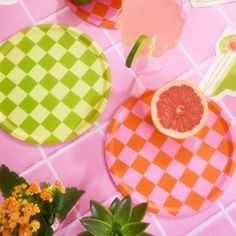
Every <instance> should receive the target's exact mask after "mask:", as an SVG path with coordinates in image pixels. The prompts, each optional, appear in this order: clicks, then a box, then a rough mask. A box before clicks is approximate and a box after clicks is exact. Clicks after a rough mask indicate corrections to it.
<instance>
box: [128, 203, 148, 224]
mask: <svg viewBox="0 0 236 236" xmlns="http://www.w3.org/2000/svg"><path fill="white" fill-rule="evenodd" d="M147 207H148V204H147V203H146V202H145V203H141V204H139V205H137V206H135V207H133V209H132V214H131V218H130V221H129V222H130V223H132V222H140V221H142V219H143V217H144V216H145V213H146V211H147Z"/></svg>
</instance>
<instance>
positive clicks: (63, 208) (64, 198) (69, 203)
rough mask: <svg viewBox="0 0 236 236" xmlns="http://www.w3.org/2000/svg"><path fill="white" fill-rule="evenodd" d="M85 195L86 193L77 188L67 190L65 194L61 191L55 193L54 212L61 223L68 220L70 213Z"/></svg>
mask: <svg viewBox="0 0 236 236" xmlns="http://www.w3.org/2000/svg"><path fill="white" fill-rule="evenodd" d="M83 194H84V191H82V190H78V189H77V188H66V189H65V193H61V192H60V191H56V192H55V193H54V198H53V202H52V210H53V212H54V213H55V215H56V218H57V219H58V220H59V221H60V222H61V221H63V220H64V219H65V218H66V216H67V214H68V213H69V211H70V210H71V209H72V207H73V206H74V205H75V204H76V202H77V201H78V200H79V198H80V197H81V196H82V195H83Z"/></svg>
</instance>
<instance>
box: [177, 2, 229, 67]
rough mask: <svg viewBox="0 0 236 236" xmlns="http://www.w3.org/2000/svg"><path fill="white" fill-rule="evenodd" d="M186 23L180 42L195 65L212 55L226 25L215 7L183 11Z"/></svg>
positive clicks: (190, 8) (189, 8)
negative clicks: (185, 15)
mask: <svg viewBox="0 0 236 236" xmlns="http://www.w3.org/2000/svg"><path fill="white" fill-rule="evenodd" d="M185 12H186V14H187V22H186V26H185V29H184V32H183V34H182V36H181V39H180V40H181V42H182V43H183V45H184V47H185V48H186V49H187V50H188V52H189V53H190V54H191V57H192V58H193V60H194V61H195V62H197V63H199V62H202V61H204V60H206V59H207V58H208V57H210V56H212V55H214V52H215V42H216V41H217V39H218V38H219V36H220V35H221V33H222V32H223V31H224V29H225V27H226V26H227V23H226V22H225V20H224V18H223V17H222V16H221V15H220V13H219V12H218V10H217V9H216V8H215V7H211V8H202V9H201V10H200V11H199V9H197V8H192V7H188V8H187V9H185Z"/></svg>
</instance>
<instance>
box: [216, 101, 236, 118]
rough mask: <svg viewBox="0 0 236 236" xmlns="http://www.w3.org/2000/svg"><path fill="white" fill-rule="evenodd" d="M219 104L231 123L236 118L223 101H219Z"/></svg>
mask: <svg viewBox="0 0 236 236" xmlns="http://www.w3.org/2000/svg"><path fill="white" fill-rule="evenodd" d="M218 103H219V104H220V106H221V108H222V109H223V110H224V112H225V113H226V114H227V115H228V117H229V118H230V120H231V121H232V120H234V119H235V118H236V117H235V116H234V115H233V114H232V112H231V111H230V110H229V109H228V107H227V106H226V105H225V103H224V102H223V101H222V100H219V101H218Z"/></svg>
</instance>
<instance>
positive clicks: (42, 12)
mask: <svg viewBox="0 0 236 236" xmlns="http://www.w3.org/2000/svg"><path fill="white" fill-rule="evenodd" d="M23 2H24V4H25V6H26V7H27V8H28V10H29V11H30V13H31V15H32V16H33V18H34V19H35V20H40V19H42V18H45V17H47V16H49V15H51V14H53V13H55V12H57V11H58V10H60V9H61V8H62V7H64V6H65V5H66V4H65V2H64V0H47V2H42V1H41V0H36V1H32V0H23Z"/></svg>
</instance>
